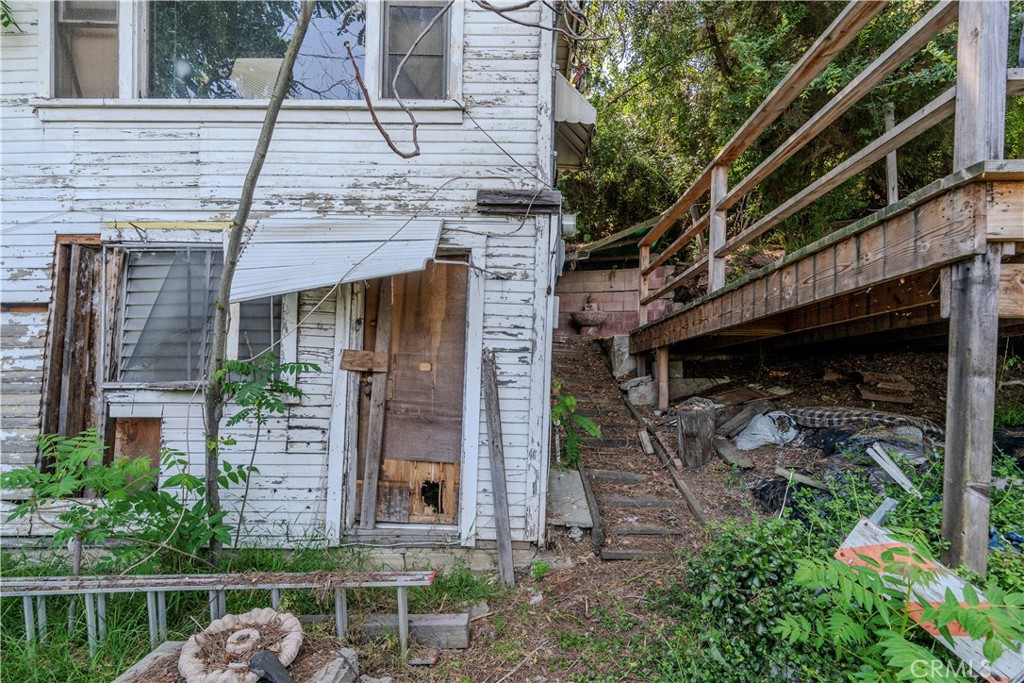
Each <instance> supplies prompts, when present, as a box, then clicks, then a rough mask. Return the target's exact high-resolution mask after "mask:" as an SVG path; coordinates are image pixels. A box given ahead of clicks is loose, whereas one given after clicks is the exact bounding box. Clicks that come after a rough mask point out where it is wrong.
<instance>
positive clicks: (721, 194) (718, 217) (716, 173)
mask: <svg viewBox="0 0 1024 683" xmlns="http://www.w3.org/2000/svg"><path fill="white" fill-rule="evenodd" d="M728 180H729V167H728V166H725V165H723V164H719V165H718V166H715V167H714V168H712V169H711V222H710V224H709V225H708V294H712V293H714V292H717V291H718V290H719V289H721V288H722V287H724V286H725V259H724V258H719V257H717V256H715V252H716V251H718V250H719V249H721V248H722V247H724V246H725V219H726V211H722V210H719V208H718V205H719V204H721V203H722V199H724V198H725V195H726V193H727V192H728V190H729V188H728V186H727V183H728Z"/></svg>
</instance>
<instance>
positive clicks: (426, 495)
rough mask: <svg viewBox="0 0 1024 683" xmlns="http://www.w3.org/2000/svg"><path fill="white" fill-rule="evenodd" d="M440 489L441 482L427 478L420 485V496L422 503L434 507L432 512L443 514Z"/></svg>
mask: <svg viewBox="0 0 1024 683" xmlns="http://www.w3.org/2000/svg"><path fill="white" fill-rule="evenodd" d="M441 490H442V489H441V482H439V481H430V480H429V479H428V480H427V481H425V482H423V485H422V486H420V498H422V499H423V504H424V505H425V506H426V507H428V508H434V513H435V514H439V515H441V514H444V508H443V507H442V502H443V501H442V500H441Z"/></svg>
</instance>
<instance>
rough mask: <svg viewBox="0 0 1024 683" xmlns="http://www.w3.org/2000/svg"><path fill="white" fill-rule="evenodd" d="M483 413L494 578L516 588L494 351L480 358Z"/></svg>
mask: <svg viewBox="0 0 1024 683" xmlns="http://www.w3.org/2000/svg"><path fill="white" fill-rule="evenodd" d="M483 384H484V410H485V412H486V417H487V445H488V452H489V454H490V459H491V468H490V469H491V491H492V496H493V499H494V534H495V538H496V540H497V542H498V576H499V577H500V578H501V582H502V583H503V584H505V586H507V587H509V588H512V587H513V586H515V585H516V576H515V565H514V563H513V557H512V526H511V523H510V522H509V515H508V488H507V480H506V479H505V444H504V441H503V440H502V435H501V406H500V403H499V401H498V366H497V363H496V361H495V359H494V351H491V350H490V349H485V350H484V355H483Z"/></svg>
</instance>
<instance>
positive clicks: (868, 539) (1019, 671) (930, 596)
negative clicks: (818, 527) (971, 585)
mask: <svg viewBox="0 0 1024 683" xmlns="http://www.w3.org/2000/svg"><path fill="white" fill-rule="evenodd" d="M900 548H904V549H908V550H913V552H914V553H915V554H919V553H918V551H917V550H916V549H914V548H913V546H910V545H909V544H906V543H900V542H899V541H897V540H896V539H895V538H893V537H892V535H890V534H889V532H888V531H887V530H885V529H882V528H880V527H878V526H876V525H875V524H872V523H871V522H870V521H868V520H866V519H862V520H861V521H860V522H858V523H857V525H856V526H855V527H854V528H853V531H851V532H850V535H849V536H847V537H846V540H844V541H843V544H842V546H840V548H839V550H837V551H836V554H835V557H836V559H837V560H839V561H840V562H843V563H844V564H846V565H849V566H851V567H865V566H869V565H870V564H871V562H879V560H880V557H881V555H882V553H884V552H886V551H889V550H894V549H900ZM896 559H897V560H898V561H899V562H901V563H911V564H915V565H917V566H919V567H921V568H923V569H928V570H931V571H932V572H933V573H932V574H931V576H930V577H927V578H925V577H922V575H921V574H919V573H915V574H914V576H915V580H914V584H913V592H914V595H915V597H916V598H918V600H915V601H914V602H911V603H909V604H907V605H906V610H907V614H908V615H909V616H910V618H911V619H913V620H914V621H915V622H917V623H918V624H920V625H921V626H922V627H923V628H924V630H925V631H927V632H928V633H929V634H931V635H932V637H934V638H935V639H936V640H937V641H938V642H940V643H942V645H943V646H944V647H945V648H947V649H948V650H950V651H951V652H953V654H955V655H956V656H957V657H959V658H960V659H962V660H963V661H964V662H966V663H967V664H968V665H969V666H970V667H971V668H972V669H974V671H976V672H977V673H978V675H979V676H980V677H982V678H984V679H985V680H989V681H1010V682H1011V683H1021V681H1024V658H1022V657H1021V656H1020V652H1021V647H1022V644H1021V643H1016V644H1015V646H1014V647H1009V648H1006V649H1005V650H1004V651H1003V654H1002V656H1000V657H999V659H997V660H996V661H995V662H989V661H988V660H987V659H986V657H985V655H984V652H983V649H982V648H983V646H984V643H983V641H980V640H974V639H973V638H971V637H970V636H968V635H967V634H966V633H965V632H964V631H963V628H962V627H961V626H960V625H959V624H958V623H956V622H953V623H951V624H949V632H950V634H951V635H952V640H953V642H952V643H950V642H949V641H947V640H946V639H945V638H944V637H942V635H941V634H940V633H939V630H938V629H937V628H936V627H935V625H934V624H932V623H927V622H925V623H922V621H921V616H922V613H923V606H922V603H925V602H927V603H931V604H935V603H941V602H945V600H946V592H947V591H951V592H952V594H953V597H954V599H956V600H957V601H959V602H960V603H961V604H962V605H963V604H966V601H965V596H964V588H965V587H966V585H967V582H966V581H964V580H963V579H962V578H960V577H959V576H957V575H956V574H954V573H953V572H951V571H949V569H947V568H946V567H944V566H942V565H941V564H939V563H938V562H935V561H931V560H925V561H924V562H918V561H916V560H915V559H914V558H913V557H912V556H907V555H906V554H902V555H900V556H899V557H898V558H896ZM926 576H927V575H926ZM883 579H884V580H885V582H886V583H887V584H888V585H889V586H891V587H893V588H896V589H898V590H899V591H901V592H902V591H905V590H906V588H907V586H906V580H905V579H904V578H903V577H902V576H899V575H897V574H883ZM974 592H975V593H977V594H978V597H979V598H980V604H981V605H983V606H987V605H988V603H987V602H986V601H985V596H984V594H983V593H982V592H981V591H978V590H975V591H974Z"/></svg>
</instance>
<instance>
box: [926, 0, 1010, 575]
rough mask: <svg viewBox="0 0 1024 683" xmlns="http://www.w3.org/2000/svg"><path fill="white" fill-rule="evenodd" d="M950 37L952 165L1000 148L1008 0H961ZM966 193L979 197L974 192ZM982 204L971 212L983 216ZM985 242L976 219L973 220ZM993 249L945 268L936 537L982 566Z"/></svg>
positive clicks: (995, 270) (958, 556) (993, 345)
mask: <svg viewBox="0 0 1024 683" xmlns="http://www.w3.org/2000/svg"><path fill="white" fill-rule="evenodd" d="M959 12H960V16H959V33H958V38H957V79H956V116H955V129H954V143H953V171H954V172H956V171H961V170H963V169H965V168H967V167H969V166H971V165H972V164H975V163H978V162H979V161H985V160H988V159H1000V158H1002V156H1003V141H1004V136H1005V128H1006V54H1007V48H1008V45H1009V12H1010V3H1009V0H964V1H963V2H961V3H960V9H959ZM976 201H979V202H984V201H985V198H984V195H983V194H978V195H976ZM984 214H985V212H984V211H983V210H981V211H978V212H977V214H976V215H981V216H984ZM976 228H977V230H978V231H979V237H980V240H981V242H982V243H984V242H985V239H986V236H985V233H986V227H985V223H984V220H983V219H982V220H981V222H980V223H979V224H978V225H977V226H976ZM1001 256H1002V252H1001V248H1000V247H999V246H998V245H993V246H990V247H988V248H986V250H985V252H984V253H982V254H979V255H977V256H975V257H974V258H972V259H970V260H967V261H961V262H959V263H955V264H953V265H952V266H950V274H949V278H948V281H949V282H950V309H949V310H950V319H949V366H948V369H947V391H946V452H945V468H944V474H943V502H942V537H943V539H944V540H945V541H947V542H948V543H949V549H948V551H947V552H946V555H945V560H946V562H947V563H948V564H951V565H957V566H966V567H968V568H969V569H971V570H972V571H975V572H977V573H979V574H984V573H985V569H986V565H987V560H988V532H989V526H988V525H989V507H990V505H989V487H990V485H991V480H992V427H993V422H994V410H995V389H996V362H997V358H998V329H999V309H998V305H999V270H1000V266H999V263H1000V258H1001Z"/></svg>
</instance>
